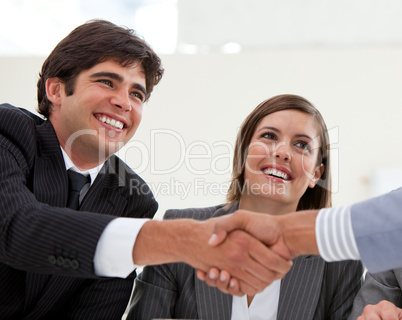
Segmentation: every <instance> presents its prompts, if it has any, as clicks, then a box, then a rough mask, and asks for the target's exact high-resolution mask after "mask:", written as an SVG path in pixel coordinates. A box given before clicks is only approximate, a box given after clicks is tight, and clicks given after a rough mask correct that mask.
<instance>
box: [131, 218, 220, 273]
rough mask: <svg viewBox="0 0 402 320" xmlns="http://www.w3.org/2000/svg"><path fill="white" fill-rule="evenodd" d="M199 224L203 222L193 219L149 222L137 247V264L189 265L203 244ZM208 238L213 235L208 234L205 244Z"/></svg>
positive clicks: (139, 237)
mask: <svg viewBox="0 0 402 320" xmlns="http://www.w3.org/2000/svg"><path fill="white" fill-rule="evenodd" d="M198 225H200V222H199V221H197V220H193V219H177V220H163V221H157V220H151V221H149V222H147V223H145V224H144V226H143V227H142V228H141V230H140V232H139V233H138V236H137V240H136V242H135V244H134V248H133V260H134V263H135V264H138V265H154V264H162V263H171V262H186V263H189V260H190V258H191V256H192V255H194V249H195V248H196V247H197V246H199V245H200V243H199V242H200V241H199V239H200V237H199V236H200V232H201V230H200V229H199V228H197V226H198ZM195 232H196V233H195ZM211 233H212V231H211ZM196 235H197V236H196ZM208 236H210V234H209V233H208V234H205V242H206V241H207V239H208ZM197 239H198V240H197Z"/></svg>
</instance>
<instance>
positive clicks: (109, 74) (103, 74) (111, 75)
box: [91, 71, 123, 82]
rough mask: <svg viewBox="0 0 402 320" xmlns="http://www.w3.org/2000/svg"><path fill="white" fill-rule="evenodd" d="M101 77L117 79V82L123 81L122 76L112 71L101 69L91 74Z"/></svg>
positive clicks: (92, 76) (94, 76)
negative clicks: (101, 70)
mask: <svg viewBox="0 0 402 320" xmlns="http://www.w3.org/2000/svg"><path fill="white" fill-rule="evenodd" d="M101 77H106V78H111V79H114V80H117V81H119V82H123V78H122V77H121V76H119V75H118V74H117V73H114V72H104V71H103V72H96V73H93V74H91V78H101Z"/></svg>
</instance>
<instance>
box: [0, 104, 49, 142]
mask: <svg viewBox="0 0 402 320" xmlns="http://www.w3.org/2000/svg"><path fill="white" fill-rule="evenodd" d="M44 121H45V120H44V119H42V118H41V117H39V116H37V115H35V114H34V113H32V112H30V111H28V110H26V109H22V108H17V107H14V106H12V105H11V104H8V103H4V104H0V130H1V133H3V134H6V135H7V134H13V133H17V134H19V135H24V133H26V134H29V135H30V134H31V133H30V132H28V131H29V128H34V127H35V126H37V125H40V124H42V123H43V122H44Z"/></svg>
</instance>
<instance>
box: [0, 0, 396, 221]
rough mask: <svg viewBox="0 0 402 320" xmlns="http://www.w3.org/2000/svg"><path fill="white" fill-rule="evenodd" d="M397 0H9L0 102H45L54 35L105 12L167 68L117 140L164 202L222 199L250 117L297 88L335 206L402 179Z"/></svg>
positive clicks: (2, 9)
mask: <svg viewBox="0 0 402 320" xmlns="http://www.w3.org/2000/svg"><path fill="white" fill-rule="evenodd" d="M401 16H402V2H401V1H399V0H366V1H360V0H348V1H347V0H338V1H328V0H304V1H299V0H282V1H274V0H114V1H106V0H96V1H95V0H70V1H61V0H0V70H1V77H0V102H1V103H3V102H8V103H11V104H14V105H17V106H20V107H24V108H27V109H29V110H31V111H32V112H36V81H37V76H38V73H39V71H40V68H41V65H42V63H43V61H44V59H45V58H46V56H47V55H48V54H49V53H50V51H51V50H52V49H53V47H54V46H55V45H56V44H57V43H58V42H59V41H60V40H61V39H62V38H63V37H65V36H66V35H67V34H68V33H69V32H70V31H71V30H72V29H74V28H75V27H76V26H78V25H80V24H82V23H84V22H86V21H87V20H90V19H95V18H102V19H107V20H110V21H112V22H114V23H116V24H118V25H124V26H127V27H130V28H133V29H135V30H136V31H137V33H138V34H140V35H141V36H142V37H144V38H145V40H146V41H147V42H148V43H150V44H151V46H152V47H153V48H154V50H155V51H156V52H157V53H159V54H160V56H161V58H162V61H163V65H164V67H165V69H166V71H165V76H164V78H163V79H162V82H161V83H160V84H159V85H158V86H157V87H156V88H155V89H154V92H153V94H152V96H151V99H150V101H149V102H148V103H147V105H146V106H145V108H144V116H143V122H142V124H141V126H140V128H139V130H138V132H137V133H136V135H135V136H134V138H133V140H132V141H131V142H130V143H128V144H127V146H126V147H125V148H124V149H123V150H121V151H120V152H119V156H120V157H121V158H123V160H124V161H126V162H127V163H128V164H129V165H130V166H131V167H132V168H133V169H134V170H136V171H137V172H138V173H139V174H140V175H141V176H142V177H143V178H144V179H145V180H146V181H147V182H148V183H149V185H150V186H151V188H152V190H153V191H154V193H155V196H156V198H157V200H158V201H159V203H160V209H159V211H158V214H157V217H159V218H160V217H161V216H162V215H163V213H164V211H165V210H166V209H169V208H185V207H199V206H209V205H215V204H218V203H222V202H224V200H225V194H226V190H227V188H228V186H229V180H230V172H231V162H232V155H233V146H234V141H235V138H236V134H237V131H238V128H239V126H240V124H241V122H242V121H243V119H244V118H245V117H246V116H247V115H248V114H249V113H250V112H251V111H252V110H253V109H254V107H255V106H257V105H258V104H259V103H260V102H261V101H263V100H265V99H266V98H269V97H272V96H274V95H277V94H282V93H293V94H298V95H302V96H304V97H305V98H307V99H308V100H310V101H311V102H312V103H313V104H314V105H315V106H316V107H317V108H318V109H319V110H320V111H321V113H322V114H323V116H324V119H325V120H326V123H327V127H328V130H329V134H330V138H331V147H332V175H333V200H334V201H333V202H334V205H344V204H351V203H353V202H356V201H361V200H364V199H367V198H368V197H372V196H375V195H379V194H381V193H384V192H386V191H389V190H392V189H394V188H396V187H399V186H401V185H402V129H401V127H402V123H401V119H402V95H401V92H402V90H401V85H402V79H401V77H402V76H401V75H402V19H400V17H401Z"/></svg>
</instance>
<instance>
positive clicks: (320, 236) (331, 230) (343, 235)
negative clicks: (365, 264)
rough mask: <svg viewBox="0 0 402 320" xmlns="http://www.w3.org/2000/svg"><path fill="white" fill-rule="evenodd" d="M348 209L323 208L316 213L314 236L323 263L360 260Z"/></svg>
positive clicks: (348, 207)
mask: <svg viewBox="0 0 402 320" xmlns="http://www.w3.org/2000/svg"><path fill="white" fill-rule="evenodd" d="M350 208H351V206H344V207H338V208H325V209H321V210H320V212H319V213H318V216H317V220H316V226H315V228H316V229H315V234H316V240H317V246H318V251H319V252H320V255H321V257H322V258H323V259H324V260H325V261H329V262H330V261H341V260H359V259H360V254H359V251H358V249H357V244H356V240H355V237H354V233H353V228H352V218H351V211H350Z"/></svg>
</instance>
